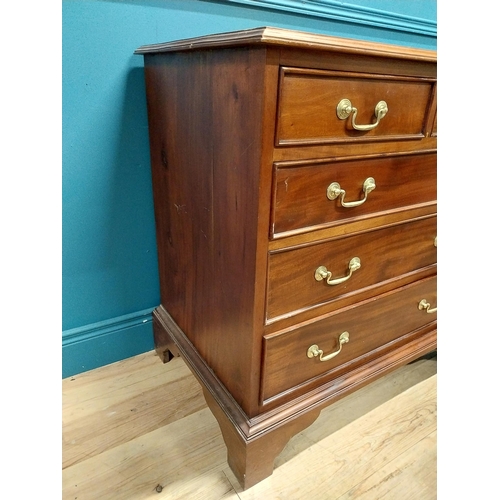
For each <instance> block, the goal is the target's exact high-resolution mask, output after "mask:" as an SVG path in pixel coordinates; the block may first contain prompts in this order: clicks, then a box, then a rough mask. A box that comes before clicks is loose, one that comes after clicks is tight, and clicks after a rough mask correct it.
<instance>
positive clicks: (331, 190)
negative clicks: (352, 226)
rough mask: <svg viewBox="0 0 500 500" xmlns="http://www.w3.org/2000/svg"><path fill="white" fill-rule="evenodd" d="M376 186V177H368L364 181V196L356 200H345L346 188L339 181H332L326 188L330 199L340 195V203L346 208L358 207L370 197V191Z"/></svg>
mask: <svg viewBox="0 0 500 500" xmlns="http://www.w3.org/2000/svg"><path fill="white" fill-rule="evenodd" d="M376 187H377V186H376V184H375V179H374V178H373V177H368V179H366V180H365V182H363V193H364V194H365V196H364V198H363V199H361V200H356V201H344V198H345V190H344V189H342V188H341V187H340V184H339V183H338V182H332V183H331V184H330V185H329V186H328V187H327V188H326V196H327V198H328V199H329V200H335V199H337V198H338V197H339V196H340V204H341V205H342V206H343V207H345V208H352V207H358V206H359V205H362V204H363V203H364V202H365V201H366V200H367V199H368V193H371V192H372V191H373V190H374V189H375V188H376Z"/></svg>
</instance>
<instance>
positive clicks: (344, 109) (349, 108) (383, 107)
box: [337, 99, 389, 131]
mask: <svg viewBox="0 0 500 500" xmlns="http://www.w3.org/2000/svg"><path fill="white" fill-rule="evenodd" d="M388 111H389V108H388V107H387V103H386V102H385V101H380V102H378V103H377V105H376V106H375V118H377V121H376V122H375V123H371V124H369V125H358V124H357V123H356V116H357V114H358V110H357V108H355V107H354V106H353V105H352V104H351V101H350V100H349V99H342V100H341V101H340V102H339V103H338V104H337V116H338V118H339V119H340V120H345V119H346V118H347V117H348V116H349V115H350V114H351V113H352V120H351V123H352V128H354V129H355V130H361V131H367V130H373V129H374V128H375V127H376V126H377V125H378V124H379V123H380V120H382V118H383V117H384V116H385V115H386V114H387V112H388Z"/></svg>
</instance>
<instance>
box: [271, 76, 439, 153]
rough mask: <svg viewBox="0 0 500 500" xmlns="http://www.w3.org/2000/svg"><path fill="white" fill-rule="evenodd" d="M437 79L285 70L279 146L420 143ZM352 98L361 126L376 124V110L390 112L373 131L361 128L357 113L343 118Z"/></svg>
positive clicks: (280, 112)
mask: <svg viewBox="0 0 500 500" xmlns="http://www.w3.org/2000/svg"><path fill="white" fill-rule="evenodd" d="M434 84H435V81H434V80H431V79H424V78H414V77H394V76H384V75H370V74H364V73H363V74H362V73H345V72H335V71H323V70H314V69H302V68H287V67H282V68H281V72H280V90H279V102H278V123H277V129H276V145H278V146H279V145H282V146H290V145H301V144H303V145H308V144H314V143H325V144H326V143H335V142H352V141H384V140H398V139H420V138H422V137H424V136H425V134H426V122H427V113H428V109H429V107H430V104H431V102H432V96H433V86H434ZM345 99H348V100H349V101H350V103H351V107H352V108H356V110H357V115H356V117H355V122H354V123H355V124H356V125H357V126H359V125H361V126H366V125H368V126H370V125H373V124H374V123H376V121H377V120H376V116H375V108H376V105H377V104H378V103H379V102H381V101H383V102H385V103H386V105H387V108H388V111H387V113H386V115H385V116H384V117H383V118H381V119H380V121H379V123H378V125H377V126H376V127H375V128H373V129H372V130H368V131H364V130H356V129H355V128H354V126H353V121H352V119H353V115H354V111H352V112H351V113H350V115H349V116H348V117H347V118H344V119H342V118H339V116H338V114H337V113H338V112H337V108H338V106H339V104H340V103H341V102H345Z"/></svg>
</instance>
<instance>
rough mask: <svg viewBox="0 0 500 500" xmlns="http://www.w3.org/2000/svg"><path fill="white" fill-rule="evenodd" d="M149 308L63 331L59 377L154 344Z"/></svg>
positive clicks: (67, 375) (98, 365)
mask: <svg viewBox="0 0 500 500" xmlns="http://www.w3.org/2000/svg"><path fill="white" fill-rule="evenodd" d="M151 313H152V308H151V309H144V310H142V311H138V312H135V313H132V314H126V315H124V316H119V317H116V318H111V319H108V320H105V321H100V322H98V323H92V324H90V325H85V326H82V327H79V328H72V329H70V330H65V331H63V333H62V354H63V355H62V361H63V363H62V378H66V377H70V376H73V375H77V374H79V373H82V372H86V371H88V370H93V369H94V368H99V367H101V366H104V365H108V364H110V363H115V362H116V361H121V360H122V359H126V358H130V357H132V356H136V355H137V354H142V353H144V352H147V351H151V350H152V349H153V347H154V344H153V335H152V333H153V332H152V327H151V325H152V317H151Z"/></svg>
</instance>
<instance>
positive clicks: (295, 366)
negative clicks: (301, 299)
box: [262, 276, 437, 401]
mask: <svg viewBox="0 0 500 500" xmlns="http://www.w3.org/2000/svg"><path fill="white" fill-rule="evenodd" d="M422 300H425V301H426V302H427V303H428V304H429V307H428V308H427V309H426V308H424V307H423V306H420V304H421V301H422ZM435 308H437V302H436V277H435V276H433V277H431V278H427V279H424V280H421V281H417V282H415V283H412V284H410V285H406V286H404V287H401V288H398V289H395V290H392V291H390V292H387V293H384V294H382V295H378V296H376V297H374V298H372V299H368V300H365V301H363V302H361V303H358V304H356V305H352V306H349V307H347V308H344V309H341V310H339V311H338V312H336V313H334V314H330V315H329V316H327V317H324V318H323V319H320V320H318V321H314V322H311V323H309V324H305V325H302V326H301V325H298V326H296V327H293V328H290V329H287V330H284V331H281V332H278V333H274V334H271V335H267V336H265V337H264V363H263V374H262V399H263V400H264V401H265V400H268V399H269V398H272V397H274V396H276V395H279V394H280V393H283V392H284V391H290V390H291V389H292V388H294V387H297V386H299V385H301V384H304V383H306V382H309V383H312V384H314V382H317V384H316V385H319V384H320V383H324V382H326V381H327V380H325V377H326V378H327V379H328V380H331V379H332V378H333V377H338V376H340V375H342V374H343V373H345V372H346V371H348V370H352V369H353V368H355V366H356V365H357V364H360V363H361V362H363V361H366V357H367V356H376V355H377V354H380V353H381V352H382V351H383V350H384V346H385V347H386V348H390V346H389V345H388V344H389V343H393V341H394V340H395V339H398V338H399V337H403V336H405V335H407V334H410V333H411V332H413V331H414V330H417V329H419V328H421V327H423V326H425V325H427V324H429V323H431V322H433V321H435V320H436V317H437V311H435V310H434V309H435ZM428 311H429V312H428ZM344 332H347V337H348V341H347V343H343V344H342V345H341V343H340V342H339V339H340V338H344V340H345V338H346V334H345V333H344ZM342 334H344V335H343V337H341V335H342ZM401 341H402V342H404V339H401ZM318 350H321V351H323V354H322V356H321V357H323V358H325V357H328V356H329V355H332V354H334V353H335V352H338V351H339V350H340V352H338V354H336V355H334V356H333V357H332V358H331V359H328V360H325V361H321V360H320V354H318ZM314 352H316V353H317V355H314Z"/></svg>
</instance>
